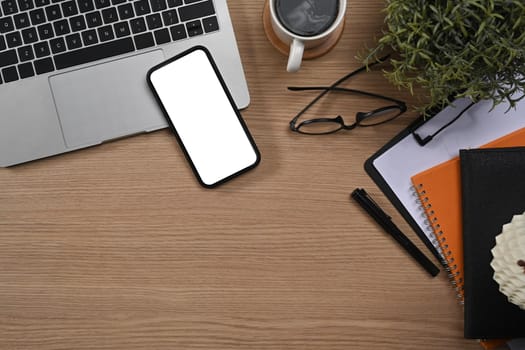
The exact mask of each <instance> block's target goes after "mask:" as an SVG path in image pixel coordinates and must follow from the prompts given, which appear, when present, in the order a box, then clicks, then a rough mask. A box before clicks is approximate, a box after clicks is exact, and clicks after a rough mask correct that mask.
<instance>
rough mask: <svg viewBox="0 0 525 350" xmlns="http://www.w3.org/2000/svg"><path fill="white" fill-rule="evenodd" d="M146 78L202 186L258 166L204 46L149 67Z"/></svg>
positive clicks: (249, 138)
mask: <svg viewBox="0 0 525 350" xmlns="http://www.w3.org/2000/svg"><path fill="white" fill-rule="evenodd" d="M147 80H148V84H149V86H150V88H151V90H152V91H153V94H154V96H155V98H156V99H157V101H158V103H159V105H160V108H161V109H162V112H163V113H164V115H165V117H166V119H167V121H168V124H169V125H170V127H171V129H172V131H173V132H174V134H175V137H176V138H177V141H178V142H179V144H180V147H181V148H182V150H183V152H184V155H185V156H186V159H187V160H188V162H189V163H190V165H191V168H192V170H193V172H194V174H195V176H196V177H197V179H198V181H199V183H200V184H201V185H202V186H204V187H206V188H212V187H216V186H218V185H219V184H222V183H224V182H226V181H228V180H230V179H232V178H234V177H235V176H238V175H240V174H242V173H244V172H246V171H248V170H250V169H252V168H254V167H256V166H257V164H259V162H260V159H261V156H260V153H259V150H258V149H257V146H256V144H255V142H254V140H253V138H252V136H251V135H250V132H249V131H248V128H247V127H246V124H245V122H244V120H243V119H242V116H241V113H240V112H239V110H238V108H237V107H236V105H235V102H234V100H233V98H232V96H231V94H230V92H229V90H228V88H227V86H226V84H225V82H224V80H223V78H222V77H221V74H220V72H219V70H218V68H217V65H216V64H215V62H214V60H213V58H212V56H211V54H210V52H209V51H208V50H207V49H206V48H205V47H203V46H196V47H193V48H191V49H189V50H187V51H185V52H183V53H181V54H179V55H177V56H175V57H173V58H171V59H169V60H167V61H165V62H163V63H161V64H159V65H157V66H155V67H153V68H151V69H150V70H149V71H148V75H147Z"/></svg>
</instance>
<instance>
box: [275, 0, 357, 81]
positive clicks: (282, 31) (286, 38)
mask: <svg viewBox="0 0 525 350" xmlns="http://www.w3.org/2000/svg"><path fill="white" fill-rule="evenodd" d="M277 1H278V0H268V2H269V7H270V22H271V24H272V29H273V31H274V33H275V35H276V36H277V37H278V38H279V40H281V41H282V42H283V43H285V44H286V45H290V51H289V56H288V65H287V68H286V70H287V71H288V72H297V71H298V70H299V68H300V67H301V62H302V60H303V54H304V50H305V49H306V50H308V49H313V48H316V47H318V46H320V45H322V44H324V43H326V41H327V40H330V39H331V38H332V39H333V35H334V32H336V31H337V29H339V28H340V27H341V26H343V24H344V19H345V13H346V4H347V1H346V0H338V2H339V9H338V12H337V16H336V17H335V20H333V22H332V24H331V25H330V26H329V27H328V28H327V29H325V30H323V31H322V32H319V33H315V34H314V35H311V36H304V35H299V34H297V33H294V32H292V31H291V30H289V29H287V28H286V27H285V24H283V23H282V22H281V20H280V19H279V16H278V14H277V10H276V2H277ZM281 1H286V0H281ZM324 1H326V0H303V3H302V4H301V6H305V7H312V6H315V3H322V2H324Z"/></svg>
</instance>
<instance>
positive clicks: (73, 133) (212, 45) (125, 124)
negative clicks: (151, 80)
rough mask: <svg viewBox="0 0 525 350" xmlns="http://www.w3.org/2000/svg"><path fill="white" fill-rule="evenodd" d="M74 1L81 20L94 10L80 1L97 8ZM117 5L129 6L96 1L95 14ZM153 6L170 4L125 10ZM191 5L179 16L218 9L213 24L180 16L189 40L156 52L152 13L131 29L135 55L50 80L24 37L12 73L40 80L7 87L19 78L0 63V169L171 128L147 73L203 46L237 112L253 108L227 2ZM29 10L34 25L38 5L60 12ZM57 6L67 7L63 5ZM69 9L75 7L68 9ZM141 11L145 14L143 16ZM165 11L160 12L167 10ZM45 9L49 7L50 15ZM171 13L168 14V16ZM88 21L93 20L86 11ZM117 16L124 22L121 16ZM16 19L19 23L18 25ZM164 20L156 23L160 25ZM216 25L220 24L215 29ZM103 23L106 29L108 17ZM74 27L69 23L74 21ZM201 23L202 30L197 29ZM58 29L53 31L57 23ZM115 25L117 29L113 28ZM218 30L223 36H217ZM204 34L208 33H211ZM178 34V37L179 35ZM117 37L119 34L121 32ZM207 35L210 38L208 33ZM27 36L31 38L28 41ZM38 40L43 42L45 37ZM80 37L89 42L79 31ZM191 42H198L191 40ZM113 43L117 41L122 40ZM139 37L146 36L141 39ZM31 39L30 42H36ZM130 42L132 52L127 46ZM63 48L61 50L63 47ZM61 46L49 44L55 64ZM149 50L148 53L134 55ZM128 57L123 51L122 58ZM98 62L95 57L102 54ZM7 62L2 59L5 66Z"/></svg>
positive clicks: (191, 1)
mask: <svg viewBox="0 0 525 350" xmlns="http://www.w3.org/2000/svg"><path fill="white" fill-rule="evenodd" d="M46 1H47V5H46ZM71 1H75V2H76V5H77V6H78V7H79V9H78V12H79V14H78V15H82V13H80V7H81V6H90V5H89V2H88V3H85V2H83V3H80V1H93V0H71ZM113 1H115V2H116V3H120V2H122V1H124V2H125V0H94V2H93V4H94V5H93V6H94V7H95V10H96V7H97V6H99V5H100V6H101V7H102V6H106V5H104V4H106V2H109V3H110V4H112V2H113ZM144 1H149V5H146V4H145V2H144ZM154 1H160V3H161V4H165V3H166V2H165V1H166V0H139V1H133V2H131V1H129V2H127V3H130V4H132V6H133V7H134V9H135V12H136V13H141V14H143V12H144V11H145V12H147V7H148V6H150V7H151V8H154V7H155V6H159V5H158V3H154ZM167 1H168V2H167V4H170V1H171V2H172V3H171V4H173V2H177V1H180V2H181V3H182V1H181V0H167ZM185 1H186V2H185V3H182V4H180V8H183V7H185V6H194V7H195V8H196V7H197V5H199V4H201V5H202V4H204V3H206V6H208V8H209V6H213V8H214V11H215V13H214V14H213V15H211V16H210V15H209V13H208V14H206V15H205V18H204V19H202V18H199V19H193V18H192V19H191V20H189V21H187V22H184V21H183V17H188V16H190V15H188V13H190V14H191V13H192V11H193V8H189V7H188V8H187V9H186V10H181V9H179V8H178V9H177V11H179V18H178V19H177V20H178V23H177V24H184V29H186V35H187V36H188V38H185V39H181V40H176V41H171V42H169V43H165V44H162V45H158V42H157V39H158V38H157V36H156V35H157V33H155V35H153V33H154V31H155V24H153V25H152V26H153V28H154V29H153V30H152V29H150V28H149V24H150V20H151V22H153V23H155V22H154V19H155V18H154V17H155V16H153V17H148V16H151V15H152V12H151V11H152V9H151V8H150V13H146V14H144V16H143V19H144V20H138V22H137V23H139V29H138V30H137V31H138V33H133V29H131V30H130V35H129V36H128V37H130V38H132V40H133V41H134V45H135V49H134V51H132V52H126V53H124V54H118V55H117V56H112V57H107V58H102V59H98V60H95V61H93V62H87V63H81V64H79V65H74V66H71V67H67V68H63V69H58V70H54V71H52V72H49V73H41V74H38V73H37V72H36V70H37V64H36V63H34V64H33V66H31V65H29V64H27V62H24V60H23V57H22V55H25V54H27V53H25V52H24V51H23V49H21V48H24V47H25V48H27V47H28V46H32V47H33V51H32V52H33V55H34V56H36V55H37V48H36V47H34V45H35V44H34V43H30V44H29V45H25V44H26V42H25V41H26V40H25V39H26V37H25V36H22V38H21V43H20V44H19V46H18V47H16V46H15V47H13V48H12V49H16V50H17V55H18V61H19V62H18V63H16V64H14V65H13V67H15V68H16V67H17V66H18V65H21V64H22V63H24V64H25V66H24V68H29V69H31V67H32V68H33V70H34V71H35V72H34V75H33V76H30V77H27V78H24V79H19V80H15V81H11V82H6V80H9V79H10V78H9V77H10V74H13V71H15V68H10V67H8V66H7V65H6V63H5V61H4V63H3V66H2V65H1V64H2V63H1V62H2V61H0V73H1V74H0V77H1V78H2V83H1V84H0V166H1V167H7V166H11V165H15V164H20V163H24V162H28V161H31V160H35V159H39V158H44V157H48V156H51V155H56V154H60V153H64V152H69V151H73V150H77V149H81V148H85V147H90V146H94V145H97V144H100V143H102V142H106V141H110V140H113V139H117V138H121V137H124V136H128V135H133V134H139V133H144V132H151V131H154V130H158V129H161V128H164V127H166V126H167V123H166V121H165V120H164V117H163V116H162V114H161V112H160V110H159V108H158V106H157V104H156V102H155V100H154V98H153V96H152V94H151V92H150V91H149V89H148V87H147V83H146V72H147V70H148V69H149V68H151V67H152V66H154V65H156V64H157V63H159V62H161V61H164V60H165V59H167V58H169V57H172V56H174V55H176V54H177V53H180V52H181V51H183V50H185V49H188V48H190V47H192V46H195V45H203V46H205V47H207V48H208V49H209V50H210V52H211V53H212V56H213V57H214V59H215V61H216V63H217V65H218V67H219V69H220V71H221V73H222V75H223V77H224V79H225V81H226V83H227V85H228V87H229V89H230V90H231V92H232V95H233V97H234V99H235V102H236V104H237V106H238V107H239V108H245V107H246V106H247V105H248V104H249V93H248V88H247V84H246V80H245V77H244V72H243V70H242V65H241V60H240V56H239V52H238V49H237V44H236V41H235V36H234V32H233V28H232V24H231V19H230V15H229V12H228V8H227V3H226V0H205V1H198V0H197V1H195V0H185ZM2 2H4V0H3V1H2ZM27 2H29V4H30V5H28V6H29V7H30V6H31V4H32V5H33V8H30V9H29V10H28V13H29V14H28V16H27V17H28V18H30V20H33V15H35V16H36V12H35V13H31V11H34V10H35V9H37V8H38V7H37V6H36V4H40V5H42V6H43V7H44V12H45V13H46V14H51V15H53V14H54V12H53V11H52V10H53V9H56V7H53V8H51V7H50V6H53V5H54V4H55V1H50V0H19V1H18V4H19V6H20V7H21V6H25V5H24V4H25V3H27ZM137 3H138V5H137ZM210 3H211V4H212V5H210ZM20 4H22V5H20ZM58 4H59V5H61V4H62V3H58ZM69 4H72V3H71V2H69ZM86 4H87V5H86ZM141 6H143V7H146V8H141ZM163 6H164V5H161V8H162V7H163ZM47 7H50V9H48V8H47ZM108 8H109V7H108ZM18 10H20V9H18ZM61 10H62V11H63V12H64V13H65V12H68V11H67V10H66V9H65V8H64V7H63V5H62V6H61ZM88 10H89V8H88ZM102 10H104V8H102ZM119 10H120V9H119ZM167 10H169V8H166V9H164V12H165V11H167ZM190 10H191V11H190ZM6 12H7V13H9V8H8V9H7V11H6V9H5V8H3V12H2V15H1V16H0V18H3V19H5V18H6V17H11V18H12V19H13V21H14V25H13V26H14V27H16V26H17V24H20V23H17V22H16V21H18V22H20V21H21V20H22V19H23V18H24V16H25V15H24V16H20V15H15V14H12V15H9V14H8V15H6ZM161 12H162V11H161ZM88 13H91V12H89V11H88ZM111 13H114V11H113V10H111V11H109V10H108V11H107V12H106V13H105V15H108V16H109V15H110V14H111ZM118 13H119V15H120V12H118ZM78 15H77V16H78ZM15 16H18V17H17V18H16V19H15ZM160 16H161V17H162V16H163V14H160ZM191 16H193V14H192V15H191ZM158 17H159V16H156V18H158ZM214 17H216V19H217V23H215V24H214V20H213V18H214ZM36 18H38V17H36ZM93 18H94V17H93ZM93 18H91V20H93V21H95V22H96V18H95V19H93ZM102 18H103V19H104V21H105V19H106V18H105V16H104V17H102ZM109 18H111V17H109ZM207 18H209V19H210V20H208V19H207ZM205 19H206V20H205ZM68 21H71V20H70V19H68ZM86 21H87V22H88V23H87V26H86V30H89V29H90V27H89V25H90V22H89V19H86ZM108 21H110V20H108ZM196 21H200V22H199V23H200V24H201V25H202V27H203V29H201V30H200V31H202V34H200V33H199V28H196V26H195V24H196V23H197V22H196ZM117 22H122V21H121V19H120V18H117V19H115V23H117ZM142 22H144V28H145V30H144V28H142V31H140V30H141V29H140V23H142ZM190 22H192V23H190ZM2 23H5V21H4V22H0V25H1V24H2ZM199 23H197V26H198V24H199ZM22 24H23V21H22ZM52 24H53V25H55V24H54V23H52ZM70 24H71V27H73V23H72V22H70ZM102 24H105V23H102ZM134 24H135V22H134V23H133V25H134ZM109 25H115V24H114V23H110V24H109ZM217 25H218V29H217V28H216V26H217ZM130 26H131V23H130ZM206 26H210V27H209V28H207V27H206ZM119 28H120V27H119ZM132 28H134V27H132ZM178 28H179V29H180V28H181V27H178ZM195 28H196V29H195ZM39 29H41V28H39ZM55 29H56V30H57V31H59V29H60V28H57V27H56V25H55ZM70 29H72V28H70ZM113 29H114V30H115V31H117V27H114V28H113ZM208 29H209V32H207V30H208ZM6 30H8V28H7V27H6V28H4V33H2V31H1V30H0V37H2V36H3V37H4V39H6V41H7V39H8V38H9V40H11V41H10V42H8V43H7V45H6V46H9V45H10V44H11V45H16V40H15V39H16V38H13V36H12V35H11V36H9V37H8V34H9V33H5V32H6ZM97 30H98V29H97ZM192 30H195V32H192ZM170 32H171V35H172V36H173V35H177V33H179V32H175V31H172V30H171V29H170ZM28 33H29V32H25V34H27V35H28ZM91 33H92V32H91ZM146 33H152V35H153V38H154V41H155V44H154V46H151V45H152V43H151V36H148V35H147V34H146ZM38 34H40V31H39V30H38ZM79 34H82V35H83V33H81V32H80V31H79ZM97 34H98V39H99V43H98V45H100V44H101V43H102V40H103V36H104V35H105V33H104V32H101V31H98V32H97ZM179 34H180V33H179ZM190 34H191V35H195V36H190ZM114 35H116V32H115V33H114ZM137 35H143V36H142V37H140V38H135V36H137ZM66 36H67V35H66ZM66 36H64V43H65V44H66V45H69V41H68V39H70V38H66ZM29 38H30V39H29V42H30V41H31V37H29ZM72 38H74V37H72ZM81 38H82V39H83V40H84V39H89V38H90V37H88V36H86V37H84V36H82V37H81ZM148 38H150V42H148ZM159 38H160V35H159ZM0 40H1V38H0ZM13 40H14V41H13ZM141 40H142V41H141ZM123 42H124V40H123ZM125 42H126V43H128V44H129V40H126V41H125ZM58 43H60V40H59V42H58ZM56 44H57V42H53V43H51V42H49V46H51V50H50V51H51V55H50V57H54V56H53V53H52V52H53V49H55V50H56V51H59V50H60V49H61V48H60V46H58V47H57V46H56ZM52 45H54V46H52ZM147 45H150V46H149V47H147V48H142V49H138V50H137V49H136V48H137V47H142V46H147ZM128 49H129V48H125V49H124V50H128ZM86 52H87V51H86ZM86 52H84V51H78V53H79V54H78V55H76V56H75V55H73V56H70V55H68V56H66V58H63V57H58V58H53V61H54V64H55V66H56V67H57V68H62V67H63V66H64V65H70V64H71V63H70V62H68V60H73V61H74V62H83V61H85V60H87V59H90V57H86V56H89V54H86ZM11 54H12V52H11ZM94 55H95V57H96V54H94ZM64 56H65V55H64ZM6 57H7V56H5V57H3V58H4V59H5V58H6ZM0 58H2V52H0ZM13 58H14V56H13ZM8 59H12V57H8ZM64 62H65V63H64ZM38 68H39V69H43V68H42V67H41V65H38ZM16 69H18V70H19V71H18V74H19V76H20V75H22V74H27V73H24V71H23V70H22V69H21V68H20V67H18V68H16ZM26 72H27V71H26ZM29 73H30V70H29ZM6 77H7V79H6ZM11 78H12V77H11ZM204 98H205V97H204Z"/></svg>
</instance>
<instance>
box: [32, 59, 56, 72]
mask: <svg viewBox="0 0 525 350" xmlns="http://www.w3.org/2000/svg"><path fill="white" fill-rule="evenodd" d="M34 64H35V71H36V74H45V73H49V72H52V71H54V70H55V66H54V65H53V60H52V59H51V58H50V57H46V58H43V59H41V60H36V61H35V62H34Z"/></svg>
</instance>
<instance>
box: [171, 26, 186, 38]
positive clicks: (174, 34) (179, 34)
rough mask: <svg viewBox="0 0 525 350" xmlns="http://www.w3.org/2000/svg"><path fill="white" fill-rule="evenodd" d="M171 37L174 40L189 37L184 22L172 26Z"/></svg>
mask: <svg viewBox="0 0 525 350" xmlns="http://www.w3.org/2000/svg"><path fill="white" fill-rule="evenodd" d="M170 32H171V38H172V40H173V41H177V40H182V39H185V38H187V37H188V35H187V34H186V28H185V27H184V24H177V25H176V26H173V27H171V28H170Z"/></svg>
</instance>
